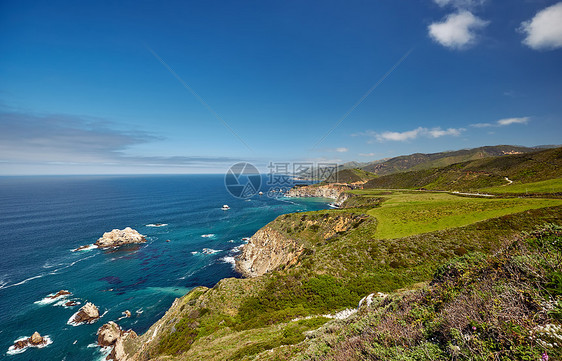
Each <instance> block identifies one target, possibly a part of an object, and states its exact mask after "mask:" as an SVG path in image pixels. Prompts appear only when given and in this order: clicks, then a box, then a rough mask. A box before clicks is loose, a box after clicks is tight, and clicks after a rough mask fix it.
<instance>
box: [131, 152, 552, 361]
mask: <svg viewBox="0 0 562 361" xmlns="http://www.w3.org/2000/svg"><path fill="white" fill-rule="evenodd" d="M561 163H562V148H556V149H548V150H543V151H539V152H534V153H526V154H516V155H505V156H501V157H492V158H485V159H478V160H472V161H468V162H464V163H459V164H454V165H449V166H446V167H442V168H436V169H431V170H420V171H412V172H405V173H397V174H391V175H386V176H378V177H375V178H373V179H371V180H370V181H369V182H368V183H367V185H368V186H369V188H367V189H361V190H354V191H348V193H347V194H348V195H349V197H348V199H347V200H346V201H345V202H344V203H343V205H342V207H341V208H340V209H333V210H322V211H316V212H304V213H293V214H285V215H281V216H279V217H278V218H277V219H276V220H274V221H273V222H271V223H270V224H268V225H267V226H266V227H267V230H268V236H267V241H266V242H264V243H260V244H261V246H258V243H255V244H253V246H255V247H262V250H263V247H269V246H271V247H274V248H273V249H274V250H275V256H278V255H279V254H283V253H285V254H291V255H296V256H294V257H293V256H291V259H289V260H288V261H283V263H277V264H278V266H276V267H273V268H271V269H270V270H271V271H269V272H267V273H264V274H261V275H260V276H257V277H255V278H247V279H238V278H229V279H223V280H222V281H220V282H219V283H218V284H217V285H215V286H214V287H213V288H205V287H198V288H195V289H194V290H192V291H191V292H190V293H188V294H187V295H185V296H184V297H182V298H180V299H178V300H177V301H176V302H174V305H173V306H172V308H171V309H170V310H169V311H168V312H167V313H166V315H165V316H164V317H163V318H162V319H161V320H159V321H158V322H157V323H156V324H155V325H153V326H152V327H151V328H150V329H149V330H148V331H147V332H146V333H145V334H144V335H141V336H139V337H137V338H131V339H127V340H126V342H125V344H124V349H125V351H126V352H127V353H128V354H129V355H135V357H134V360H182V361H187V360H365V359H369V360H395V359H401V360H451V359H454V360H512V359H513V360H515V359H517V360H536V359H538V358H537V357H540V354H541V353H542V352H545V351H546V352H548V354H549V355H550V356H551V357H552V358H553V359H556V358H557V357H562V355H561V354H560V352H559V348H556V347H554V346H553V347H550V346H548V345H549V344H552V342H555V341H554V340H555V339H556V337H557V336H556V335H559V336H560V337H562V325H561V322H562V262H561V260H562V246H561V245H562V231H561V228H560V227H559V225H562V199H554V198H552V193H556V191H557V190H558V189H559V187H560V178H561V174H560V169H561V167H560V166H561V165H562V164H561ZM343 174H344V175H345V176H346V177H348V178H347V181H353V180H355V179H363V178H362V177H372V175H370V174H368V173H364V172H363V171H360V170H349V171H346V172H345V173H343ZM505 177H508V179H509V180H511V181H512V183H509V182H507V181H506V180H505ZM319 186H320V185H315V186H314V187H319ZM486 186H487V187H490V186H497V187H495V188H487V189H488V190H489V191H490V192H498V194H500V193H501V195H502V196H501V197H473V196H466V195H460V194H453V193H448V192H441V191H431V190H426V191H419V190H399V189H397V188H420V187H424V188H427V189H449V190H471V189H482V188H483V187H486ZM522 187H525V188H526V189H528V188H532V189H533V191H534V192H536V193H537V196H536V197H533V198H529V197H527V198H523V197H519V194H518V193H517V192H519V191H521V189H522ZM373 188H387V189H373ZM504 189H511V190H513V193H512V194H513V195H514V196H510V195H509V192H505V191H504ZM540 194H543V195H545V196H548V197H551V198H547V197H545V196H542V197H541V196H540ZM545 224H551V225H550V226H547V227H543V228H542V229H539V230H538V231H536V229H537V227H541V226H543V225H545ZM525 232H530V233H525ZM521 234H523V236H524V237H525V238H524V240H522V239H521V238H519V235H521ZM289 240H290V242H289ZM250 242H252V241H250ZM268 245H269V246H268ZM254 249H255V250H256V253H252V255H259V254H260V250H258V249H257V248H254ZM252 252H254V251H252ZM264 254H265V255H267V254H269V253H264ZM268 257H269V256H268ZM266 261H267V262H270V258H267V259H266ZM377 292H382V293H385V294H388V297H386V296H384V295H383V296H381V297H379V298H377V299H375V300H374V302H373V304H372V305H371V306H365V307H363V306H362V307H361V308H360V309H359V310H358V311H357V312H356V313H355V310H357V305H358V303H359V301H360V300H361V299H362V298H364V297H365V296H367V295H369V294H372V293H375V294H376V293H377ZM338 312H347V313H346V315H347V316H345V317H344V316H338V317H340V318H342V319H341V320H338V319H334V318H336V316H337V315H341V314H338ZM350 315H351V316H350ZM548 325H550V326H548ZM546 327H548V330H554V331H552V332H554V334H555V336H552V334H546V333H544V332H542V331H541V330H544V329H545V328H546ZM541 332H542V333H541ZM549 332H550V331H549ZM556 332H559V334H558V333H556ZM539 340H540V341H539ZM541 342H542V343H541Z"/></svg>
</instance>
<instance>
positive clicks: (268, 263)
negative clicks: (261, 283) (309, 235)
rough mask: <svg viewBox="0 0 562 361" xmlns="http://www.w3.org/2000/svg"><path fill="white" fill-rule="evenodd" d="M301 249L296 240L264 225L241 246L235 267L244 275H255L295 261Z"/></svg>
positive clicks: (301, 246)
mask: <svg viewBox="0 0 562 361" xmlns="http://www.w3.org/2000/svg"><path fill="white" fill-rule="evenodd" d="M303 251H304V247H303V245H302V244H299V242H297V241H296V240H293V239H289V238H288V237H286V236H285V235H284V234H282V233H281V232H279V231H277V230H275V229H273V228H271V227H269V226H265V227H263V228H262V229H260V230H259V231H257V232H256V234H254V235H253V236H252V237H251V238H250V240H249V241H248V243H247V244H246V245H244V247H242V253H241V254H240V255H239V256H238V257H237V258H236V266H235V269H236V271H237V272H239V273H240V274H242V275H243V276H244V277H257V276H260V275H262V274H264V273H266V272H269V271H272V270H274V269H276V268H277V267H279V266H281V265H291V264H294V263H296V262H297V260H298V257H299V256H300V255H301V254H302V252H303Z"/></svg>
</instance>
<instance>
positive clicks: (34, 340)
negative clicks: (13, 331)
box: [29, 331, 45, 345]
mask: <svg viewBox="0 0 562 361" xmlns="http://www.w3.org/2000/svg"><path fill="white" fill-rule="evenodd" d="M29 342H30V343H31V344H32V345H41V344H43V343H45V340H43V337H41V335H40V334H39V332H37V331H35V332H34V333H33V335H31V337H30V338H29Z"/></svg>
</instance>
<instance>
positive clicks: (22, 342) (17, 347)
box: [13, 338, 29, 350]
mask: <svg viewBox="0 0 562 361" xmlns="http://www.w3.org/2000/svg"><path fill="white" fill-rule="evenodd" d="M28 345H29V339H28V338H27V339H25V340H19V341H16V343H14V346H13V347H14V349H15V350H21V349H22V348H26V347H27V346H28Z"/></svg>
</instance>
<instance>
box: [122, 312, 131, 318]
mask: <svg viewBox="0 0 562 361" xmlns="http://www.w3.org/2000/svg"><path fill="white" fill-rule="evenodd" d="M123 314H124V315H125V317H131V311H129V310H125V312H123Z"/></svg>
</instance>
